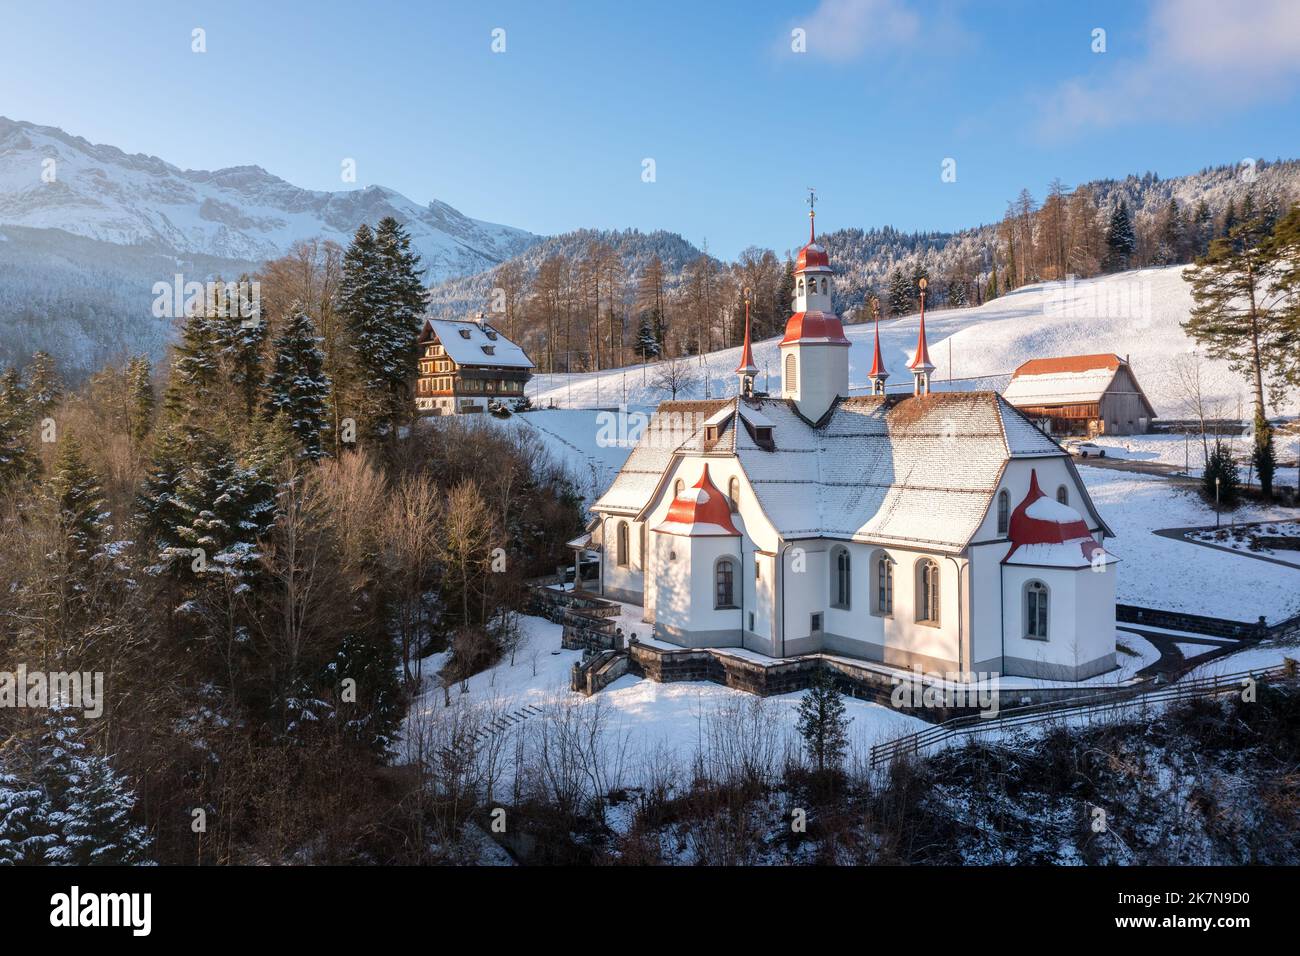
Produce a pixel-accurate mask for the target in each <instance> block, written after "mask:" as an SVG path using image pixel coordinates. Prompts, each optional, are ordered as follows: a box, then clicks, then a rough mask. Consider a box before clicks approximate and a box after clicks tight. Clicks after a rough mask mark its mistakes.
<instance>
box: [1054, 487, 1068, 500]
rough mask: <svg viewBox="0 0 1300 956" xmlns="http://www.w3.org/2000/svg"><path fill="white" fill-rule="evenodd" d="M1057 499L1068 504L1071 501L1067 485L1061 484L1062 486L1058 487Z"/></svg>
mask: <svg viewBox="0 0 1300 956" xmlns="http://www.w3.org/2000/svg"><path fill="white" fill-rule="evenodd" d="M1056 500H1057V501H1058V502H1060V503H1061V504H1063V505H1068V504H1069V503H1070V492H1069V490H1068V489H1067V488H1066V487H1065V485H1061V487H1059V488H1057V489H1056Z"/></svg>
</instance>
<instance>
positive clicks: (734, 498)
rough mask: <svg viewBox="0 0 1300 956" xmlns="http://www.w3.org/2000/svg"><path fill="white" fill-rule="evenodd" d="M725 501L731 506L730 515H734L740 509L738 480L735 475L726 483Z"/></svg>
mask: <svg viewBox="0 0 1300 956" xmlns="http://www.w3.org/2000/svg"><path fill="white" fill-rule="evenodd" d="M727 500H728V503H729V504H730V505H731V513H732V514H735V513H736V511H737V510H738V509H739V508H740V479H739V478H737V477H736V476H735V475H732V477H731V480H730V481H728V482H727Z"/></svg>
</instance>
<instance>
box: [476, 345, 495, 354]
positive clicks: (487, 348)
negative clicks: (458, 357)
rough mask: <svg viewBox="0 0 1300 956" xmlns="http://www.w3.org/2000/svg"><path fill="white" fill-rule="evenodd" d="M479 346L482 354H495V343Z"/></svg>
mask: <svg viewBox="0 0 1300 956" xmlns="http://www.w3.org/2000/svg"><path fill="white" fill-rule="evenodd" d="M479 348H481V349H482V350H483V354H485V355H495V354H496V351H497V347H496V346H495V345H480V346H479Z"/></svg>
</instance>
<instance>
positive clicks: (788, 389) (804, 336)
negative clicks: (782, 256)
mask: <svg viewBox="0 0 1300 956" xmlns="http://www.w3.org/2000/svg"><path fill="white" fill-rule="evenodd" d="M809 193H810V195H809V197H808V204H809V206H810V207H811V206H813V205H814V204H815V203H816V201H817V196H816V193H813V192H812V190H809ZM816 222H817V220H816V211H815V209H812V208H810V209H809V211H808V229H809V233H810V235H809V241H808V244H807V245H806V246H804V247H803V248H802V249H800V250H799V256H798V258H797V259H796V260H795V264H794V303H793V306H794V314H793V315H791V316H790V320H789V321H788V322H786V324H785V336H784V338H782V339H781V346H780V348H781V397H782V398H785V399H790V400H791V401H793V402H794V403H795V406H796V407H797V408H798V409H799V413H800V414H801V415H803V416H804V417H805V418H807V419H809V420H810V421H817V420H818V419H820V418H821V416H822V415H823V414H825V412H826V410H827V409H828V408H830V407H831V405H832V404H833V403H834V402H835V400H836V398H838V397H839V396H841V395H847V394H848V393H849V354H848V348H849V340H848V339H847V338H845V337H844V327H843V326H842V325H841V324H840V318H839V316H837V315H836V314H835V313H834V311H832V309H831V278H832V277H833V276H834V275H835V271H834V270H833V269H832V268H831V264H830V257H829V256H828V255H827V254H826V250H825V249H824V248H823V247H822V246H820V245H819V244H818V243H817V232H816V228H817V227H816Z"/></svg>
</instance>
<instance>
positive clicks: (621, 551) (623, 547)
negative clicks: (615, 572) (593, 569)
mask: <svg viewBox="0 0 1300 956" xmlns="http://www.w3.org/2000/svg"><path fill="white" fill-rule="evenodd" d="M617 555H618V566H619V567H620V568H625V567H627V565H628V560H627V558H628V555H627V522H626V521H620V522H619V523H618V551H617Z"/></svg>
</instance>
